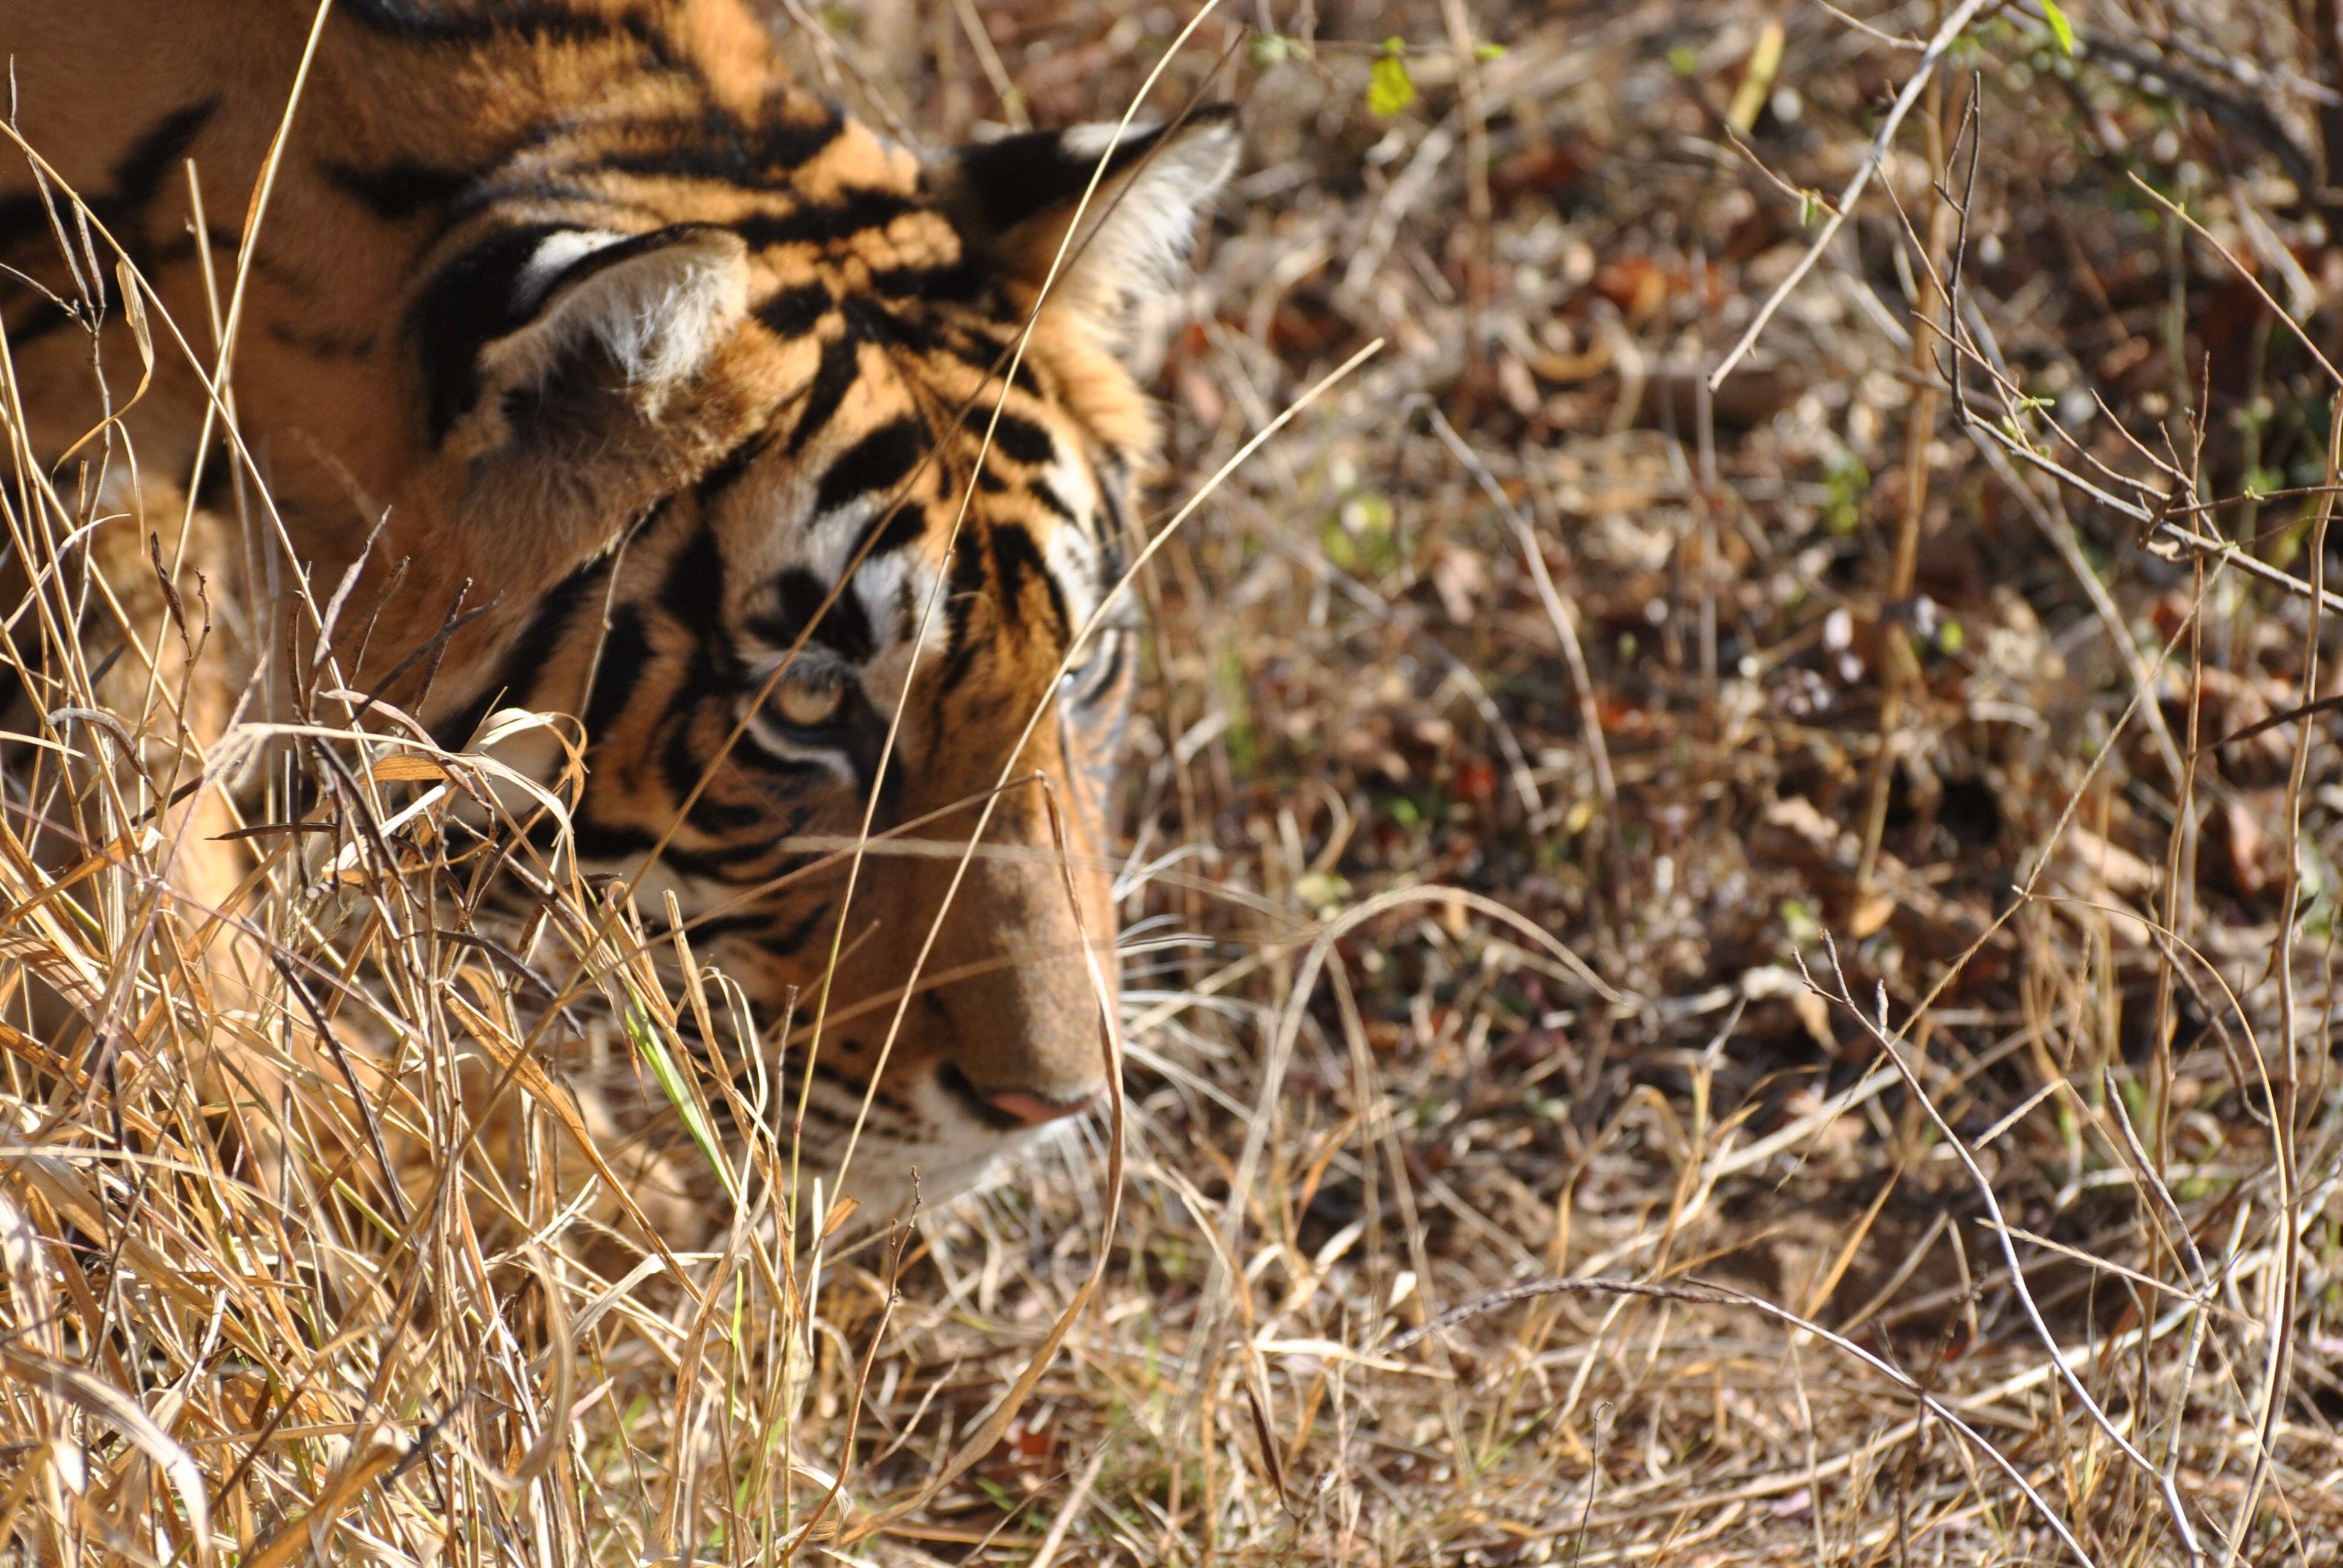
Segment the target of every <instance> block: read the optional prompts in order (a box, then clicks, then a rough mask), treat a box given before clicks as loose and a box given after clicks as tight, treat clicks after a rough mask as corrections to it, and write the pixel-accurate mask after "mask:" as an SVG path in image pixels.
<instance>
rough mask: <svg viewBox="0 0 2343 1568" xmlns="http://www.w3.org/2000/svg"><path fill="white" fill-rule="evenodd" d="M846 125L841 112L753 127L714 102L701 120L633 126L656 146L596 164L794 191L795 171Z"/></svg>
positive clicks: (630, 172)
mask: <svg viewBox="0 0 2343 1568" xmlns="http://www.w3.org/2000/svg"><path fill="white" fill-rule="evenodd" d="M775 107H776V108H779V109H782V110H784V111H786V109H787V108H788V107H789V106H788V105H787V103H786V101H784V102H783V103H782V104H779V105H776V106H775ZM844 126H845V121H844V119H843V117H841V116H839V115H838V114H836V113H835V112H831V113H830V114H828V115H826V116H824V117H823V118H822V119H821V120H820V121H819V122H817V123H815V124H811V125H806V124H800V123H797V122H794V121H791V120H789V119H787V118H777V119H774V120H771V121H769V122H767V123H765V124H763V125H755V126H752V125H747V124H744V123H743V122H742V121H741V120H740V119H739V117H738V116H735V115H732V114H730V113H729V112H727V111H726V110H725V109H723V108H722V107H720V106H718V105H715V104H709V105H706V106H703V108H702V110H701V112H700V116H699V118H698V119H696V120H691V121H684V122H676V121H669V122H665V123H659V122H645V123H638V124H634V125H629V126H628V127H627V130H628V134H629V135H631V136H639V137H642V138H644V139H645V140H647V141H648V142H649V143H651V144H652V145H650V146H641V147H639V148H637V149H635V150H632V151H627V152H614V153H608V154H606V155H604V156H599V157H597V158H596V159H595V160H594V166H595V167H596V168H597V169H607V170H610V171H613V172H615V173H618V174H626V175H639V176H645V177H648V178H657V179H677V178H681V179H698V180H709V181H712V182H715V183H718V184H721V185H729V186H739V187H740V188H741V189H744V190H789V189H791V188H792V186H791V183H790V181H791V176H793V175H794V174H795V172H796V171H797V170H798V169H799V168H801V167H803V166H805V165H806V164H808V163H810V162H812V161H813V160H814V159H815V158H817V157H819V156H821V153H822V151H823V149H825V148H827V147H828V146H830V143H831V142H833V141H835V140H836V139H837V138H838V135H839V133H840V131H841V130H842V129H843V128H844Z"/></svg>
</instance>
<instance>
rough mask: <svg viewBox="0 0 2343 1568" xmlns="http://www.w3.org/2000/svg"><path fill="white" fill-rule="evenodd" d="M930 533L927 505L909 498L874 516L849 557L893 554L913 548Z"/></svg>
mask: <svg viewBox="0 0 2343 1568" xmlns="http://www.w3.org/2000/svg"><path fill="white" fill-rule="evenodd" d="M927 533H928V512H927V508H924V507H922V506H920V505H918V504H917V503H916V502H912V501H906V502H904V503H903V504H902V505H901V506H900V507H897V508H895V509H894V510H892V511H890V512H889V513H887V514H886V515H885V516H884V517H878V518H871V519H870V522H869V523H867V524H865V525H864V526H863V529H862V532H861V533H860V535H858V536H857V537H856V538H855V540H854V548H852V549H851V550H849V551H848V552H847V556H846V558H847V559H848V560H850V561H851V560H876V559H877V558H879V557H880V556H890V555H893V554H894V553H895V552H896V551H897V550H903V549H909V548H911V547H912V546H913V545H915V544H918V543H919V542H920V540H921V539H923V538H926V537H927ZM874 535H875V536H876V537H875V538H874V537H873V536H874ZM866 552H867V553H866Z"/></svg>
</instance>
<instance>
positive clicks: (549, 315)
mask: <svg viewBox="0 0 2343 1568" xmlns="http://www.w3.org/2000/svg"><path fill="white" fill-rule="evenodd" d="M748 292H749V257H748V247H747V246H746V245H744V244H743V243H742V241H741V239H740V236H739V235H737V234H734V233H732V232H730V231H729V230H727V229H721V228H712V227H709V226H703V225H697V224H683V225H676V226H671V227H668V228H661V229H654V230H652V231H651V232H649V233H648V234H638V235H621V234H613V233H610V232H608V230H602V229H586V228H568V227H560V226H530V227H527V228H521V229H515V230H512V231H510V232H509V233H507V234H504V235H499V236H495V237H494V238H491V239H488V240H486V241H484V242H482V243H481V244H480V245H478V246H475V247H474V248H473V249H472V250H471V251H469V252H468V253H467V254H466V255H464V256H461V257H459V258H458V260H456V261H455V262H453V263H451V264H450V265H449V266H447V267H446V268H445V269H443V270H442V272H441V273H440V275H439V276H438V277H437V278H436V279H435V280H434V282H433V284H432V286H431V287H430V288H429V289H427V291H426V293H425V295H424V297H423V298H422V299H420V300H418V301H417V306H416V316H415V321H416V327H417V336H418V337H419V339H420V342H421V345H422V349H423V359H424V374H425V379H426V383H427V388H428V392H429V408H430V420H431V436H432V439H433V441H434V443H435V444H436V445H437V446H438V447H440V448H441V449H442V450H446V451H452V452H454V453H456V454H457V455H458V456H462V457H488V456H491V455H494V454H496V453H498V452H500V451H504V450H507V449H509V448H513V447H523V446H526V445H528V444H529V443H530V442H531V440H532V439H533V438H536V437H545V436H548V435H553V434H556V433H557V432H561V433H568V436H569V439H571V440H573V441H576V440H578V439H579V437H583V439H584V441H586V442H592V441H595V440H598V439H602V438H605V437H606V435H607V432H602V431H599V430H598V428H597V427H600V426H602V425H604V424H605V422H606V421H607V419H608V417H610V416H612V415H614V414H620V413H623V414H625V415H626V416H627V417H631V418H635V419H648V418H650V417H655V416H656V415H657V414H658V413H659V407H660V406H661V405H662V404H663V403H664V402H665V401H666V400H667V398H668V397H669V394H671V393H672V392H674V391H675V390H676V389H677V388H678V387H680V386H681V385H682V384H683V383H684V382H685V381H686V380H688V379H689V377H691V376H692V375H694V374H695V373H696V372H697V371H698V370H699V368H700V367H701V366H702V365H703V364H705V363H706V362H707V359H708V357H709V354H711V353H712V352H713V351H714V350H715V348H716V347H717V346H718V345H719V343H721V342H722V341H723V340H724V338H725V337H727V336H728V335H729V333H730V332H731V330H732V328H733V327H736V326H738V325H739V322H740V320H741V318H742V317H744V316H745V315H746V314H747V311H748ZM581 427H582V428H581Z"/></svg>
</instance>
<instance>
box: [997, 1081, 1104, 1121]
mask: <svg viewBox="0 0 2343 1568" xmlns="http://www.w3.org/2000/svg"><path fill="white" fill-rule="evenodd" d="M1100 1092H1101V1091H1098V1090H1095V1089H1093V1090H1091V1091H1090V1092H1089V1093H1088V1094H1081V1095H1076V1096H1075V1097H1074V1098H1073V1099H1071V1100H1052V1099H1051V1098H1050V1097H1049V1096H1048V1095H1046V1094H1036V1093H1034V1092H1033V1091H1031V1090H1030V1089H997V1090H995V1091H992V1092H991V1093H990V1094H988V1095H986V1096H985V1097H984V1102H985V1103H986V1104H987V1105H990V1106H991V1107H992V1108H993V1109H994V1110H995V1111H1000V1112H1001V1115H1003V1116H1006V1117H1008V1118H1010V1119H1011V1121H1015V1122H1016V1123H1017V1124H1018V1125H1019V1126H1021V1127H1047V1126H1048V1125H1049V1124H1050V1123H1051V1122H1052V1121H1064V1120H1065V1119H1066V1118H1067V1117H1069V1116H1080V1115H1081V1113H1082V1112H1083V1111H1088V1110H1089V1109H1090V1108H1091V1106H1093V1105H1096V1104H1097V1103H1098V1102H1099V1094H1100Z"/></svg>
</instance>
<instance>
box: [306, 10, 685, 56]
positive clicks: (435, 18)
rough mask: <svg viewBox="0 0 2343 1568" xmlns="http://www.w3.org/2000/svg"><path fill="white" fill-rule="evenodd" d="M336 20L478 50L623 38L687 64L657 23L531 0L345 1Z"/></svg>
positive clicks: (414, 40)
mask: <svg viewBox="0 0 2343 1568" xmlns="http://www.w3.org/2000/svg"><path fill="white" fill-rule="evenodd" d="M334 16H335V19H336V20H337V21H341V20H345V19H347V20H348V21H351V22H355V23H357V25H359V26H361V27H364V28H366V29H367V31H369V32H372V33H377V34H381V35H387V36H390V37H396V38H400V39H403V40H405V41H406V42H407V43H410V44H424V45H451V44H472V45H478V44H487V43H492V42H495V41H496V40H498V39H501V38H513V37H525V38H528V39H529V40H530V41H531V42H534V43H538V44H597V43H602V42H606V41H608V40H609V39H613V38H620V37H624V38H628V39H631V40H633V41H634V42H635V43H636V44H638V45H641V46H642V47H643V49H644V50H646V51H647V52H648V53H649V55H650V56H651V57H652V58H653V59H654V60H656V61H657V62H658V63H659V64H660V65H666V66H669V68H673V69H682V68H685V67H687V65H688V62H686V61H683V60H681V59H679V57H678V56H677V55H676V53H675V50H674V48H673V46H672V45H670V44H669V42H668V39H667V35H665V34H664V33H662V32H661V31H660V30H659V26H658V25H657V24H655V23H653V22H652V21H650V20H649V19H648V18H646V17H644V16H640V15H635V14H633V13H625V14H622V15H618V16H609V17H605V16H591V15H580V14H578V12H576V11H574V10H572V9H570V8H569V7H568V6H566V5H538V4H530V3H528V0H491V3H490V4H486V5H460V4H448V3H446V0H342V3H341V4H340V5H337V6H335V7H334Z"/></svg>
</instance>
